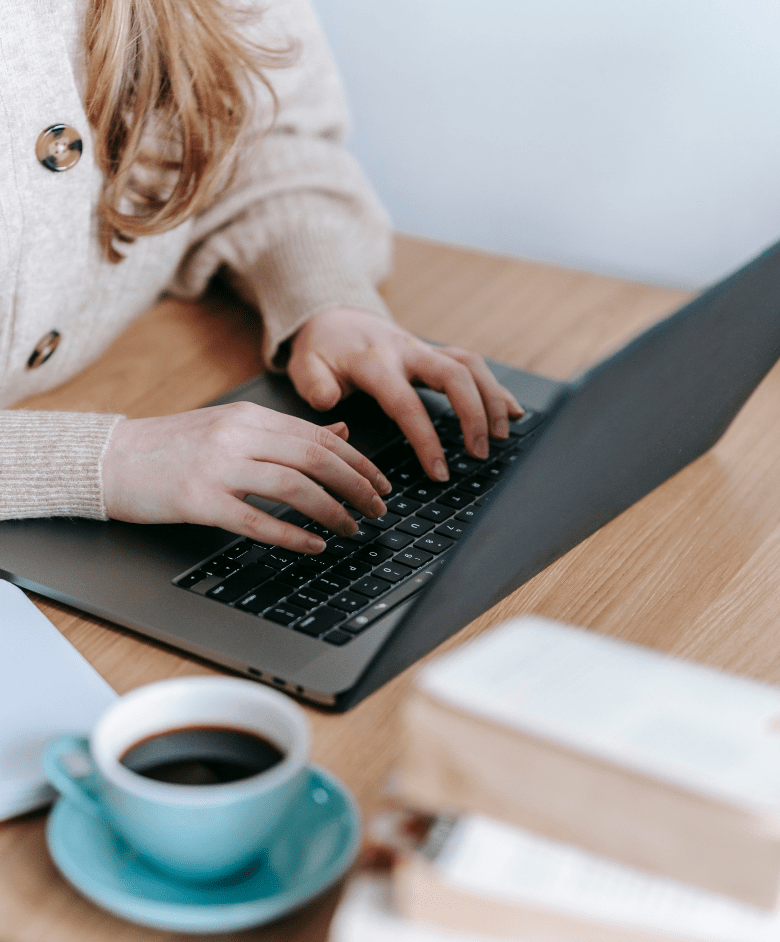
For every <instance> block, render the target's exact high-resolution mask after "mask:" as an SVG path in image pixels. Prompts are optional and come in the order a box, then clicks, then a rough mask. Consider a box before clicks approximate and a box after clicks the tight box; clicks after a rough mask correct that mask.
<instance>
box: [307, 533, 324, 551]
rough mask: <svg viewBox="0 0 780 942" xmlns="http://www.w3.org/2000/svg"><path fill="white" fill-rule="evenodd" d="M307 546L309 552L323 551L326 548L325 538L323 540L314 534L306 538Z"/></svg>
mask: <svg viewBox="0 0 780 942" xmlns="http://www.w3.org/2000/svg"><path fill="white" fill-rule="evenodd" d="M305 548H306V552H307V553H321V552H322V551H323V550H324V549H325V540H321V539H320V538H319V537H318V536H312V537H310V538H309V539H308V540H306V547H305Z"/></svg>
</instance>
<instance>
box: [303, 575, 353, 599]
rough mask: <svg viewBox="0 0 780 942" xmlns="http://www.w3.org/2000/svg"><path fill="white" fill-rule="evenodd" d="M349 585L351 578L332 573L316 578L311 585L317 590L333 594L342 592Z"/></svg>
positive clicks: (311, 587)
mask: <svg viewBox="0 0 780 942" xmlns="http://www.w3.org/2000/svg"><path fill="white" fill-rule="evenodd" d="M348 585H349V579H343V578H342V577H341V576H334V575H333V574H332V573H330V572H329V573H326V574H325V575H324V576H320V577H319V579H315V580H314V582H312V584H311V585H310V586H309V588H310V589H314V591H315V592H324V593H325V594H326V595H333V593H334V592H340V591H341V590H342V589H346V587H347V586H348Z"/></svg>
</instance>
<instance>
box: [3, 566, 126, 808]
mask: <svg viewBox="0 0 780 942" xmlns="http://www.w3.org/2000/svg"><path fill="white" fill-rule="evenodd" d="M0 650H2V658H0V819H4V818H10V817H13V816H14V815H17V814H22V813H24V812H26V811H31V810H32V809H34V808H38V807H41V806H42V805H45V804H48V803H49V802H50V801H52V800H53V798H54V797H55V792H54V790H53V789H52V788H51V787H50V786H49V785H48V784H47V783H46V779H45V777H44V775H43V772H42V770H41V765H40V756H41V753H42V751H43V749H44V748H45V746H46V744H47V743H49V742H50V741H51V740H52V739H54V737H55V736H58V735H60V734H61V733H79V734H87V733H89V731H90V730H91V729H92V727H93V726H94V725H95V721H96V720H97V718H98V717H99V716H100V714H101V713H103V711H104V710H106V708H107V707H109V706H110V705H111V703H113V701H114V700H115V699H116V696H117V695H116V693H115V692H114V691H113V689H112V688H111V687H110V686H109V685H108V684H107V683H106V681H105V680H103V678H102V677H101V676H100V674H98V673H97V671H96V670H95V669H94V668H93V667H92V666H91V665H90V664H89V663H88V662H87V661H86V660H85V659H84V658H83V657H82V656H81V654H79V652H78V651H77V650H76V649H75V648H74V647H73V645H72V644H70V642H69V641H67V640H66V639H65V638H64V637H63V636H62V635H61V634H60V632H59V631H58V630H57V629H56V628H55V627H54V625H53V624H52V623H51V622H50V621H49V619H48V618H46V616H45V615H44V614H43V613H42V612H41V611H40V610H39V609H38V608H36V607H35V605H33V603H32V602H31V601H30V600H29V599H28V598H27V597H26V596H25V594H24V593H23V592H22V591H21V589H18V588H17V587H16V586H14V585H11V584H10V583H9V582H5V581H1V580H0Z"/></svg>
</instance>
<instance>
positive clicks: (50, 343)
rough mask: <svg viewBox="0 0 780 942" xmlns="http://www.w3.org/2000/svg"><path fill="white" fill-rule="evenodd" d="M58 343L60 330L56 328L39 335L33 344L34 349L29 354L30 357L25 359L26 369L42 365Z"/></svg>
mask: <svg viewBox="0 0 780 942" xmlns="http://www.w3.org/2000/svg"><path fill="white" fill-rule="evenodd" d="M59 343H60V332H59V331H58V330H50V331H49V332H48V334H46V335H44V336H43V337H41V339H40V340H39V341H38V343H37V344H36V345H35V349H34V350H33V352H32V353H31V354H30V359H29V360H28V361H27V369H28V370H34V369H35V368H36V367H37V366H43V364H44V363H45V362H46V361H47V360H48V359H49V357H50V356H51V355H52V353H54V351H55V350H56V349H57V347H58V346H59Z"/></svg>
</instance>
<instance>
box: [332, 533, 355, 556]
mask: <svg viewBox="0 0 780 942" xmlns="http://www.w3.org/2000/svg"><path fill="white" fill-rule="evenodd" d="M359 545H360V544H359V543H356V542H355V541H354V540H348V539H346V537H343V536H334V537H331V539H329V540H328V542H327V549H326V552H327V553H330V554H331V556H336V557H338V558H339V559H341V558H342V557H344V556H351V555H352V554H353V553H354V552H355V550H356V549H357V548H358V546H359Z"/></svg>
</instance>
